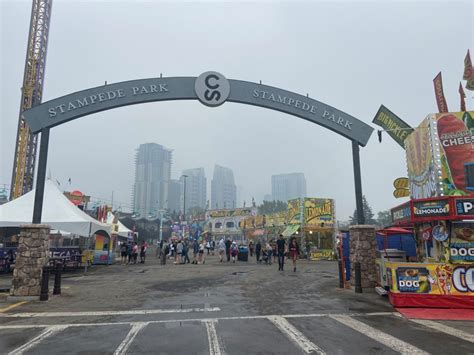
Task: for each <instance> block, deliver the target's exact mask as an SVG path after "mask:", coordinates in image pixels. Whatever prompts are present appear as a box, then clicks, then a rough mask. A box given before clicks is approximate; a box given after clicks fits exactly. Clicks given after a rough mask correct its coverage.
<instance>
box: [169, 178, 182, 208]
mask: <svg viewBox="0 0 474 355" xmlns="http://www.w3.org/2000/svg"><path fill="white" fill-rule="evenodd" d="M182 194H183V183H182V182H181V181H180V180H170V183H169V185H168V208H169V210H170V212H176V213H178V212H179V211H180V210H181V196H182Z"/></svg>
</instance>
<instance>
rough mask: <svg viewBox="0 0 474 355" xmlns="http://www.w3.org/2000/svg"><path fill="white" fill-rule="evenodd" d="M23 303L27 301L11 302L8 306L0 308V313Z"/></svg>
mask: <svg viewBox="0 0 474 355" xmlns="http://www.w3.org/2000/svg"><path fill="white" fill-rule="evenodd" d="M25 303H28V301H21V302H17V303H13V304H11V305H9V306H8V307H5V308H0V313H5V312H6V311H9V310H10V309H13V308H16V307H19V306H21V305H22V304H25Z"/></svg>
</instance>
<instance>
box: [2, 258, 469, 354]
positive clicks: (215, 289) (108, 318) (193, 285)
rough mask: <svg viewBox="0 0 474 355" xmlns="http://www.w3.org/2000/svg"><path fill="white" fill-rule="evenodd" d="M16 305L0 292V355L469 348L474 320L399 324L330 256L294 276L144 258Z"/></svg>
mask: <svg viewBox="0 0 474 355" xmlns="http://www.w3.org/2000/svg"><path fill="white" fill-rule="evenodd" d="M287 266H288V265H287ZM2 282H3V283H5V282H6V279H5V278H3V279H0V283H2ZM51 285H52V284H51ZM15 302H16V301H11V300H6V299H5V298H1V297H0V309H3V310H4V311H3V313H0V352H1V353H9V352H16V353H23V352H24V353H34V354H64V353H76V354H91V353H97V354H106V353H117V354H123V353H130V354H142V353H150V354H151V353H153V354H280V353H286V354H301V353H319V354H324V353H327V354H382V353H383V354H385V353H387V354H390V353H410V354H411V353H432V354H474V322H467V321H462V322H461V321H459V322H457V321H434V322H430V321H421V322H414V321H410V320H407V319H405V318H403V317H401V316H400V315H399V314H398V313H394V310H393V308H392V307H391V306H390V304H389V303H388V301H387V300H386V299H384V298H382V297H380V296H378V295H376V294H375V293H364V294H355V293H354V291H352V290H346V289H339V288H338V279H337V264H336V263H335V262H328V261H319V262H306V261H302V262H300V263H299V265H298V269H297V272H296V273H294V272H292V271H290V270H289V268H288V270H285V271H284V272H279V271H278V265H275V264H274V265H271V266H269V265H257V264H256V263H255V262H254V261H253V260H251V261H249V262H237V263H235V264H232V263H227V262H225V263H222V264H221V263H219V262H218V261H217V256H214V257H212V256H210V257H208V258H207V261H206V264H204V265H173V264H172V263H168V264H167V265H166V266H161V265H158V263H157V260H156V259H154V258H153V257H150V256H149V258H148V260H147V262H146V264H137V265H112V266H101V267H93V268H92V269H90V270H89V271H88V272H87V274H86V275H84V273H83V272H82V271H77V272H75V273H68V274H66V275H65V276H64V278H63V289H62V295H61V296H51V297H50V300H49V301H48V302H39V301H32V302H28V303H25V304H21V305H20V306H18V307H16V308H11V309H9V310H5V309H6V307H8V306H9V305H10V306H11V305H12V304H14V303H15Z"/></svg>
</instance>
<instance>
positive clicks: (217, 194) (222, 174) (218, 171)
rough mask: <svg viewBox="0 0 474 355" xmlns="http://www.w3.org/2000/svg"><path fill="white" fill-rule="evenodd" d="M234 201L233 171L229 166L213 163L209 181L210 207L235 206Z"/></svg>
mask: <svg viewBox="0 0 474 355" xmlns="http://www.w3.org/2000/svg"><path fill="white" fill-rule="evenodd" d="M236 203H237V188H236V186H235V181H234V173H233V172H232V170H231V169H229V168H225V167H223V166H219V165H215V166H214V175H213V177H212V182H211V209H222V208H235V207H236Z"/></svg>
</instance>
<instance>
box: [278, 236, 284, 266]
mask: <svg viewBox="0 0 474 355" xmlns="http://www.w3.org/2000/svg"><path fill="white" fill-rule="evenodd" d="M285 244H286V242H285V239H284V238H283V234H280V239H278V240H277V253H278V271H283V267H284V266H285Z"/></svg>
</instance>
